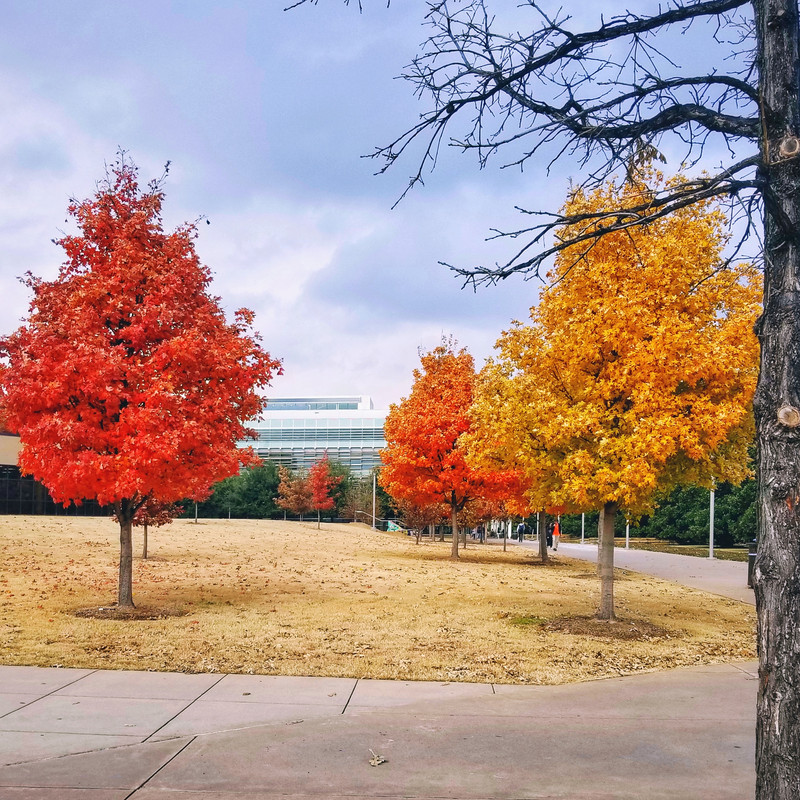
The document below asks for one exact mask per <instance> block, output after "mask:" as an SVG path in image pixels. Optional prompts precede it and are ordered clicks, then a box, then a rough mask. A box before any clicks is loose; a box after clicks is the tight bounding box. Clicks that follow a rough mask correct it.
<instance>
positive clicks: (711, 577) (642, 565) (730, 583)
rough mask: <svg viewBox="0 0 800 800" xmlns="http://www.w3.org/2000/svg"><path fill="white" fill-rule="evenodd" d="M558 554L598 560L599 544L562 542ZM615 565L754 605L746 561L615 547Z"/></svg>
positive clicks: (586, 559)
mask: <svg viewBox="0 0 800 800" xmlns="http://www.w3.org/2000/svg"><path fill="white" fill-rule="evenodd" d="M523 546H525V547H535V548H538V547H539V545H538V543H537V542H527V541H526V542H524V543H523ZM557 555H563V556H569V557H570V558H580V559H583V560H584V561H593V562H595V563H596V562H597V544H595V543H592V544H572V543H568V542H562V543H561V544H560V545H559V547H558V553H557ZM614 566H615V567H619V568H621V569H630V570H633V571H634V572H643V573H644V574H645V575H654V576H655V577H657V578H665V579H666V580H668V581H674V582H675V583H681V584H683V585H684V586H691V587H692V588H693V589H702V590H703V591H706V592H711V593H712V594H718V595H722V596H723V597H730V598H731V599H733V600H741V601H742V602H743V603H750V604H751V605H755V596H754V594H753V590H752V589H749V588H748V586H747V563H746V562H743V561H723V560H721V559H719V558H697V557H696V556H681V555H675V554H674V553H656V552H654V551H651V550H634V549H630V550H626V549H625V548H624V547H616V548H614Z"/></svg>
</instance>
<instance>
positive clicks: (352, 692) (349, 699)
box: [339, 678, 361, 716]
mask: <svg viewBox="0 0 800 800" xmlns="http://www.w3.org/2000/svg"><path fill="white" fill-rule="evenodd" d="M360 680H361V678H356V682H355V683H354V684H353V690H352V691H351V692H350V696H349V697H348V698H347V702H346V703H345V704H344V708H343V709H342V713H341V714H340V715H339V716H343V715H344V712H345V711H347V708H348V706H349V705H350V701H351V700H352V699H353V695H354V694H355V693H356V687H357V686H358V683H359V681H360Z"/></svg>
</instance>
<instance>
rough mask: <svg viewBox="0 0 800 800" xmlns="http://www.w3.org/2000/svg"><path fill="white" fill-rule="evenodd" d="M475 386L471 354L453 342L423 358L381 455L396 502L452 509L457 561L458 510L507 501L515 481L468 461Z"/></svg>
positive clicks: (394, 412)
mask: <svg viewBox="0 0 800 800" xmlns="http://www.w3.org/2000/svg"><path fill="white" fill-rule="evenodd" d="M474 384H475V366H474V362H473V359H472V356H471V355H470V354H469V353H468V352H467V351H466V350H463V349H462V350H456V345H455V342H453V341H452V340H445V341H443V343H442V344H441V345H440V346H439V347H437V348H435V349H434V350H432V351H431V352H430V353H427V354H426V355H423V356H422V369H418V370H414V385H413V387H412V389H411V394H410V395H409V396H408V397H407V398H404V399H403V400H402V402H401V403H400V404H399V405H392V406H391V408H390V410H389V415H388V416H387V418H386V425H385V427H384V430H385V435H386V442H387V446H386V448H385V449H384V450H382V451H381V460H382V461H383V469H382V470H381V473H380V482H381V486H383V488H384V489H386V491H387V492H388V493H389V494H390V495H391V496H392V497H393V498H395V499H396V500H398V501H408V502H410V503H412V504H414V505H416V506H429V505H435V504H437V503H444V504H445V505H446V506H448V507H449V508H450V517H451V521H452V527H453V544H452V551H451V558H453V559H457V558H458V535H457V531H458V512H459V511H460V510H461V509H462V508H464V506H465V505H466V504H467V503H469V502H471V501H474V500H478V499H484V500H493V499H501V498H504V497H506V496H507V495H508V493H509V492H510V491H513V489H512V486H513V485H514V482H515V480H516V476H515V475H514V474H513V473H512V472H510V471H505V472H501V471H497V470H492V469H487V468H482V467H474V466H471V465H470V464H469V463H468V462H467V458H466V450H465V449H464V447H463V445H462V442H461V437H462V436H463V435H464V434H466V433H468V432H469V430H470V427H471V422H470V417H469V408H470V406H471V405H472V398H473V390H474Z"/></svg>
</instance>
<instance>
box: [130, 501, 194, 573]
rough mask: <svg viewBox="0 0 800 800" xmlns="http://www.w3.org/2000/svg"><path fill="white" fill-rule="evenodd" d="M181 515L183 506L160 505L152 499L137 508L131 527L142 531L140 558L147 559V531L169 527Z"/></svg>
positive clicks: (173, 504)
mask: <svg viewBox="0 0 800 800" xmlns="http://www.w3.org/2000/svg"><path fill="white" fill-rule="evenodd" d="M182 513H183V506H180V505H178V504H177V503H162V502H160V501H158V500H156V499H154V498H152V497H149V498H148V499H147V500H146V501H145V503H144V505H142V506H139V509H138V510H137V512H136V513H135V514H134V515H133V525H134V527H141V529H142V533H143V537H142V558H147V529H148V528H160V527H161V526H162V525H169V524H170V523H171V522H172V520H173V519H175V517H178V516H180V515H181V514H182Z"/></svg>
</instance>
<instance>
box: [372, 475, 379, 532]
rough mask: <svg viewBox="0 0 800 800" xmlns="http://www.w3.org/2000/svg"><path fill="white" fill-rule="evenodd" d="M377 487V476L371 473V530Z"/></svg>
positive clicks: (373, 524) (373, 520) (373, 521)
mask: <svg viewBox="0 0 800 800" xmlns="http://www.w3.org/2000/svg"><path fill="white" fill-rule="evenodd" d="M377 489H378V478H377V476H376V474H375V473H374V472H373V473H372V530H375V495H376V493H377Z"/></svg>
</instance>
